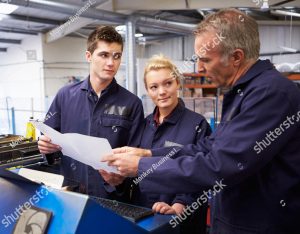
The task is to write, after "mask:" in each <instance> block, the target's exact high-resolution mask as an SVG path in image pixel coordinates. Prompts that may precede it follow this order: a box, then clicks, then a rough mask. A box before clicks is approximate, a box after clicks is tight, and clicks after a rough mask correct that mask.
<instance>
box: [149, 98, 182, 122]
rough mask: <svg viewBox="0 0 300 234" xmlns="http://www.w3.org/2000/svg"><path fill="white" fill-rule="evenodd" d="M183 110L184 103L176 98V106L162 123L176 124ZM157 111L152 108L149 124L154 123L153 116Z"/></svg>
mask: <svg viewBox="0 0 300 234" xmlns="http://www.w3.org/2000/svg"><path fill="white" fill-rule="evenodd" d="M184 108H185V105H184V102H183V100H182V99H181V98H178V104H177V106H176V107H175V109H174V110H173V111H172V112H171V114H170V115H169V116H168V117H167V118H165V119H164V123H171V124H176V123H177V121H178V120H179V118H180V116H181V114H182V113H183V110H184ZM156 111H157V107H155V108H154V111H153V113H152V115H151V122H153V123H154V115H155V113H156Z"/></svg>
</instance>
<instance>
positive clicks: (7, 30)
mask: <svg viewBox="0 0 300 234" xmlns="http://www.w3.org/2000/svg"><path fill="white" fill-rule="evenodd" d="M0 32H5V33H16V34H25V35H38V32H34V31H23V30H18V29H4V28H0Z"/></svg>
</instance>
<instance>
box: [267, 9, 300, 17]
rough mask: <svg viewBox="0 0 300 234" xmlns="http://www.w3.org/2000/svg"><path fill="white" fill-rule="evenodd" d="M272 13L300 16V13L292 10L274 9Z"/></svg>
mask: <svg viewBox="0 0 300 234" xmlns="http://www.w3.org/2000/svg"><path fill="white" fill-rule="evenodd" d="M271 13H272V14H274V15H288V16H295V17H300V13H296V12H290V11H282V10H274V11H271Z"/></svg>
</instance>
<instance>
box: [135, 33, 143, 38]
mask: <svg viewBox="0 0 300 234" xmlns="http://www.w3.org/2000/svg"><path fill="white" fill-rule="evenodd" d="M142 36H144V35H143V33H136V34H135V37H142Z"/></svg>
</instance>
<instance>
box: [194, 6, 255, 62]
mask: <svg viewBox="0 0 300 234" xmlns="http://www.w3.org/2000/svg"><path fill="white" fill-rule="evenodd" d="M212 30H214V31H215V32H216V33H218V34H221V35H222V36H223V37H224V38H225V39H224V40H222V41H221V43H220V48H221V50H222V52H223V56H228V55H229V54H230V53H232V52H233V51H234V50H235V49H241V50H243V51H244V53H245V59H246V60H249V59H254V60H257V59H258V57H259V50H260V41H259V32H258V24H257V23H256V21H255V20H254V19H253V18H251V17H249V16H248V15H246V14H245V13H243V12H241V11H239V10H236V9H234V8H228V9H223V10H220V11H218V12H216V13H213V14H210V15H209V16H208V17H207V18H205V19H204V20H203V21H202V22H200V23H199V24H198V26H197V28H196V30H195V32H194V33H195V35H197V34H201V33H202V32H208V31H212Z"/></svg>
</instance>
